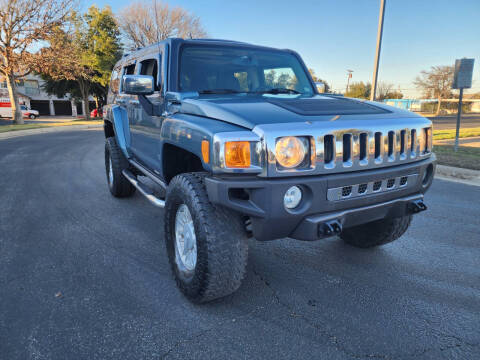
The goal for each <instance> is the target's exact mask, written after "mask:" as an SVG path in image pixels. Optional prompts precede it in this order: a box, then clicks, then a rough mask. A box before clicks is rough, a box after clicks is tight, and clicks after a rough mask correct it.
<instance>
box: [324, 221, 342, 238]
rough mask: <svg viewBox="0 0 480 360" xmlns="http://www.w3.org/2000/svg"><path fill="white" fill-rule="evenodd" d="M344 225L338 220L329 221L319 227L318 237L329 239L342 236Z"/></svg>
mask: <svg viewBox="0 0 480 360" xmlns="http://www.w3.org/2000/svg"><path fill="white" fill-rule="evenodd" d="M341 232H342V224H341V223H340V222H339V221H338V220H332V221H327V222H324V223H322V224H320V225H319V226H318V236H320V237H327V236H333V235H337V234H340V233H341Z"/></svg>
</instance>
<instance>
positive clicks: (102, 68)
mask: <svg viewBox="0 0 480 360" xmlns="http://www.w3.org/2000/svg"><path fill="white" fill-rule="evenodd" d="M84 21H85V23H86V27H87V34H86V39H87V59H88V60H87V63H88V66H89V67H91V68H92V69H93V71H94V73H93V77H92V82H93V83H95V84H96V85H98V86H93V88H94V89H98V90H100V91H101V93H102V100H103V102H104V101H105V100H106V96H107V91H108V84H109V82H110V76H111V74H112V69H113V66H114V65H115V63H116V62H117V61H118V60H119V59H120V58H121V56H122V44H121V42H120V30H119V28H118V25H117V22H116V21H115V17H114V15H113V13H112V9H111V8H110V7H109V6H106V7H105V8H103V9H99V8H97V7H96V6H95V5H93V6H91V7H90V8H89V9H88V12H87V13H86V14H85V16H84Z"/></svg>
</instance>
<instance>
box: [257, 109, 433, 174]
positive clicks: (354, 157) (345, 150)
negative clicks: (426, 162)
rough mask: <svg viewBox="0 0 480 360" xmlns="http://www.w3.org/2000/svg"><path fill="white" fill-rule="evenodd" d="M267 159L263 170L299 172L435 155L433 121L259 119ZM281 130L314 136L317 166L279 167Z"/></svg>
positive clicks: (324, 171) (388, 163) (322, 171)
mask: <svg viewBox="0 0 480 360" xmlns="http://www.w3.org/2000/svg"><path fill="white" fill-rule="evenodd" d="M254 132H255V133H257V134H258V135H259V136H260V137H261V138H262V139H263V142H264V145H263V146H264V150H265V151H266V153H267V159H265V160H266V164H267V166H266V167H265V169H264V171H263V172H262V174H261V176H262V175H263V176H269V177H270V176H298V175H307V174H312V175H314V174H328V173H340V172H347V171H357V170H367V169H374V168H382V167H387V166H393V165H401V164H405V163H409V162H413V161H418V160H421V159H424V158H426V157H428V156H430V155H431V151H432V133H431V122H430V120H428V119H426V118H421V117H419V118H400V119H393V120H392V119H389V120H381V119H379V120H354V121H352V120H350V121H334V122H329V121H319V122H313V123H310V122H304V123H281V124H265V125H258V126H257V127H255V128H254ZM282 136H306V137H310V138H311V143H312V144H313V146H312V151H314V154H312V156H311V159H312V162H315V163H314V164H312V166H311V167H310V168H308V169H279V168H277V164H276V159H275V153H274V149H275V142H276V139H277V138H278V137H282Z"/></svg>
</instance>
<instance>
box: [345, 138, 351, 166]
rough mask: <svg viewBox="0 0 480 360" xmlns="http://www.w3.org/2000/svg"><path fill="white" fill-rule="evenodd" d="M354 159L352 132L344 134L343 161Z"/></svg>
mask: <svg viewBox="0 0 480 360" xmlns="http://www.w3.org/2000/svg"><path fill="white" fill-rule="evenodd" d="M351 160H352V134H344V135H343V162H344V163H346V162H348V161H351Z"/></svg>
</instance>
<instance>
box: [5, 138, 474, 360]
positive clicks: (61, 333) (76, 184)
mask: <svg viewBox="0 0 480 360" xmlns="http://www.w3.org/2000/svg"><path fill="white" fill-rule="evenodd" d="M0 169H1V171H0V189H1V190H0V359H8V360H13V359H159V358H172V359H173V358H179V359H185V358H202V359H226V358H233V359H236V358H263V359H283V358H290V359H292V358H310V359H479V358H480V230H479V225H480V220H479V218H480V187H473V186H468V185H462V184H456V183H451V182H444V181H436V182H435V183H434V185H433V188H432V189H431V192H430V193H429V194H428V195H427V197H426V203H427V204H428V205H429V206H430V210H429V211H428V212H425V213H422V214H420V215H418V216H417V217H416V218H415V220H414V222H413V226H412V227H411V228H410V229H409V231H408V232H407V234H406V235H405V236H404V237H403V238H401V239H400V240H399V241H397V242H395V243H392V244H389V245H386V246H384V247H382V248H378V249H374V250H360V249H356V248H353V247H350V246H347V245H345V244H343V243H342V241H340V240H339V239H336V238H332V239H328V240H323V241H318V242H312V243H309V242H298V241H294V240H288V239H284V240H279V241H274V242H267V243H257V242H255V241H254V240H252V241H251V243H250V255H249V256H250V257H249V264H248V274H247V277H246V279H245V281H244V284H243V286H242V287H241V288H240V290H239V291H238V292H237V293H236V294H234V295H232V296H230V297H228V298H225V299H223V300H219V301H216V302H214V303H210V304H206V305H192V304H190V303H189V302H188V301H186V300H185V298H183V297H182V295H181V294H180V293H179V292H178V291H177V289H176V287H175V284H174V281H173V280H172V277H171V275H170V269H169V266H168V261H167V258H166V254H165V249H164V243H163V241H162V238H163V235H162V229H163V225H162V216H163V213H162V210H159V209H156V208H154V207H152V206H151V205H150V204H148V203H147V201H146V200H145V199H143V198H142V197H141V196H140V195H135V196H134V197H133V198H130V199H122V200H120V199H115V198H113V197H111V196H110V194H109V192H108V189H107V185H106V180H105V173H104V165H103V134H102V132H101V131H98V130H90V131H79V130H78V131H71V132H70V131H68V132H67V131H66V132H61V133H51V134H42V135H33V136H25V137H18V138H14V139H8V140H1V141H0Z"/></svg>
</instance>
